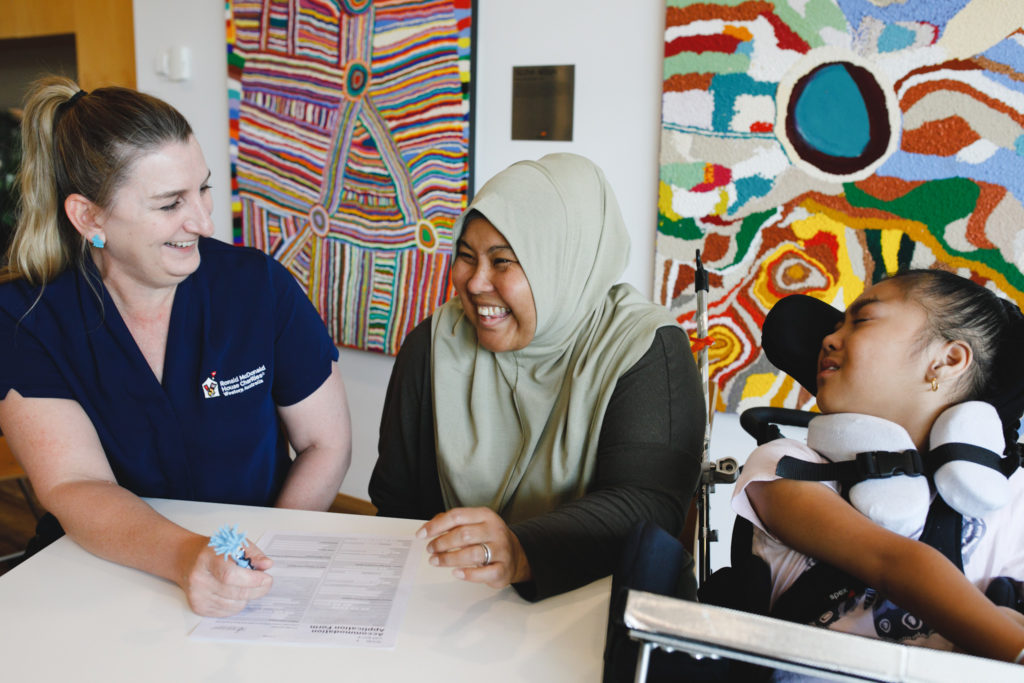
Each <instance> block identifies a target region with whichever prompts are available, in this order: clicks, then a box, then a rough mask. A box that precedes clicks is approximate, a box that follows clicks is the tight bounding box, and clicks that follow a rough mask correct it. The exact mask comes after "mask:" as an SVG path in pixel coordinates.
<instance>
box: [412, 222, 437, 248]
mask: <svg viewBox="0 0 1024 683" xmlns="http://www.w3.org/2000/svg"><path fill="white" fill-rule="evenodd" d="M416 244H418V245H419V247H420V249H422V250H423V251H434V249H436V248H437V232H436V231H435V230H434V225H433V223H431V222H430V221H428V220H427V219H425V218H424V219H423V220H421V221H420V222H418V223H417V224H416Z"/></svg>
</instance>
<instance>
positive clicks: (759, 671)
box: [604, 297, 1024, 683]
mask: <svg viewBox="0 0 1024 683" xmlns="http://www.w3.org/2000/svg"><path fill="white" fill-rule="evenodd" d="M823 307H824V308H823ZM825 309H828V310H825ZM842 315H843V314H842V313H840V312H838V311H836V310H835V309H832V308H831V307H830V306H827V305H826V304H824V303H822V302H820V301H817V300H814V299H810V297H788V298H787V299H783V300H781V301H780V302H779V303H778V304H776V306H775V307H773V309H772V311H771V312H770V313H769V315H768V317H767V318H766V320H765V324H764V328H763V332H762V346H763V348H764V350H765V353H766V355H767V356H768V359H769V361H771V362H772V363H773V364H774V365H775V366H776V367H778V368H779V369H781V370H782V371H784V372H786V373H787V374H789V375H791V376H792V377H793V378H794V379H796V380H797V381H798V382H800V384H801V385H802V386H804V387H805V388H807V389H808V390H809V391H810V392H811V393H812V394H814V393H816V373H817V351H818V346H819V345H820V341H819V342H818V343H817V344H811V343H809V340H813V339H814V338H815V336H817V339H819V340H820V339H822V338H824V337H825V335H826V334H828V333H829V332H831V331H832V330H833V329H834V328H835V325H836V323H837V322H838V321H839V320H841V318H842ZM1017 315H1020V313H1019V311H1018V312H1017ZM794 321H799V325H800V326H801V327H800V328H797V327H795V326H794V324H793V323H794ZM808 328H810V329H812V333H808V332H807V330H808ZM795 329H800V330H801V331H800V332H799V333H795V332H793V330H795ZM819 332H820V334H818V333H819ZM1008 384H1009V383H1008ZM1019 384H1020V383H1019V382H1017V383H1016V384H1014V385H1012V386H1009V385H1008V386H1004V387H1001V388H999V390H998V392H997V394H998V396H997V400H998V402H996V401H992V402H993V403H994V404H995V405H996V408H997V411H998V412H999V413H1000V417H1002V418H1004V420H1003V421H1004V424H1005V423H1006V422H1007V420H1006V419H1005V418H1006V417H1007V416H1010V417H1012V418H1014V419H1019V417H1020V415H1021V413H1022V412H1024V387H1022V386H1019ZM815 416H816V414H815V413H810V412H806V411H800V410H791V409H783V408H753V409H749V410H746V411H744V412H743V413H742V414H741V416H740V425H741V427H742V428H743V429H744V431H746V432H747V433H748V434H749V435H750V436H752V437H753V438H754V440H755V441H756V442H757V444H758V445H762V444H764V443H768V442H770V441H772V440H775V439H778V438H780V437H782V431H781V429H780V427H798V428H806V427H807V426H808V425H809V424H810V421H811V420H812V419H813V418H814V417H815ZM1011 421H1012V420H1011ZM1018 424H1019V423H1018ZM1007 455H1008V456H1009V457H1010V458H1011V459H1008V460H1007V462H1009V463H1011V464H1010V465H1009V466H1008V467H1007V476H1009V474H1008V472H1009V471H1010V468H1011V467H1012V468H1014V469H1015V468H1016V467H1019V466H1021V461H1020V450H1019V449H1014V448H1012V447H1011V448H1009V449H1008V453H1007ZM858 459H859V456H858ZM889 474H890V475H891V474H892V472H889ZM707 483H708V480H707V478H704V479H702V486H707ZM712 484H713V482H712ZM699 495H702V496H703V498H704V500H706V492H704V491H701V492H699ZM957 528H959V527H957ZM752 539H753V525H752V524H751V523H750V522H749V521H748V520H746V519H744V518H742V517H737V518H736V521H735V523H734V527H733V534H732V541H731V546H730V563H731V564H730V566H729V567H726V568H723V569H720V570H718V571H717V572H715V573H714V574H712V575H711V576H710V577H706V576H704V575H701V574H699V573H698V574H697V575H699V576H700V578H701V581H700V585H699V586H698V581H697V575H695V573H694V564H693V559H692V557H691V555H690V552H689V551H688V550H687V548H686V547H685V546H684V545H683V543H681V542H680V541H678V540H677V539H675V538H673V537H672V536H670V535H669V534H667V533H666V532H664V531H663V530H661V529H658V528H657V527H654V526H653V525H638V527H637V529H636V530H635V532H634V534H633V536H632V537H631V538H630V540H629V542H628V544H627V546H626V548H625V549H624V552H623V558H622V561H621V563H620V567H619V569H618V570H617V571H616V573H615V575H614V576H613V583H612V594H611V604H610V611H609V622H608V631H607V640H606V647H605V668H604V681H605V683H617V682H619V681H633V680H635V681H638V682H639V681H645V680H650V681H668V680H672V681H677V680H686V681H759V680H771V678H772V676H773V674H774V672H775V670H785V671H790V672H795V673H797V674H804V675H811V676H816V677H825V678H828V679H832V680H884V681H888V680H892V681H898V680H949V681H956V680H965V679H967V678H970V679H980V680H1008V679H1011V678H1014V679H1019V678H1020V676H1021V674H1020V669H1019V667H1017V666H1015V665H1011V664H1006V663H1004V662H997V661H994V660H988V659H983V658H978V657H972V656H969V655H961V654H954V653H951V652H944V651H939V650H930V649H927V648H920V647H913V646H907V645H901V644H897V643H891V642H886V641H881V640H875V639H871V638H865V637H862V636H857V635H851V634H846V633H839V632H835V631H829V630H827V629H822V628H818V627H815V626H808V625H805V624H806V623H808V622H804V623H796V622H794V621H787V620H782V619H779V618H776V617H774V616H771V614H770V610H769V601H770V594H771V583H770V581H771V580H770V572H769V569H768V566H767V564H765V563H764V562H763V561H762V560H761V559H760V558H759V557H757V556H755V555H754V554H753V552H752V550H751V543H752ZM958 542H959V541H958ZM698 552H700V549H699V548H698ZM704 552H706V551H704ZM957 552H958V553H959V547H958V549H957ZM836 571H838V570H836ZM988 594H989V597H990V599H992V600H993V602H995V603H996V604H1005V605H1007V606H1011V607H1015V608H1017V609H1018V610H1020V611H1024V610H1022V609H1021V607H1022V606H1024V601H1022V596H1021V595H1020V591H1019V587H1013V586H1007V585H1004V584H1000V583H998V581H993V585H992V587H990V590H989V593H988ZM911 660H912V662H913V663H912V664H909V665H908V661H911Z"/></svg>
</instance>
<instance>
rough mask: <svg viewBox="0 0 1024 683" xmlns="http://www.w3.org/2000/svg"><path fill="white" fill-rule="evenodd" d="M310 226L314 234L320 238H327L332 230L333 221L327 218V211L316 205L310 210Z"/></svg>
mask: <svg viewBox="0 0 1024 683" xmlns="http://www.w3.org/2000/svg"><path fill="white" fill-rule="evenodd" d="M309 225H310V227H311V228H312V229H313V233H314V234H315V235H317V236H318V237H326V236H327V233H328V232H329V231H330V228H331V221H330V219H329V218H328V217H327V209H325V208H324V207H323V206H321V205H320V204H314V205H313V208H312V209H310V210H309Z"/></svg>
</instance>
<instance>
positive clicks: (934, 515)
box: [771, 496, 964, 626]
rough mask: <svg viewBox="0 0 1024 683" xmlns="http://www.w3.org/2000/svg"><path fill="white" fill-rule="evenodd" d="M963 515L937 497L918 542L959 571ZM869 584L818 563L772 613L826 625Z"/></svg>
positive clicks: (790, 618) (780, 599)
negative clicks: (932, 550) (925, 544)
mask: <svg viewBox="0 0 1024 683" xmlns="http://www.w3.org/2000/svg"><path fill="white" fill-rule="evenodd" d="M962 536H963V517H962V516H961V515H960V514H959V513H957V512H956V511H955V510H953V508H951V507H949V505H947V504H946V502H945V501H944V500H942V498H941V497H940V496H936V497H935V500H934V501H933V502H932V505H931V507H930V508H929V509H928V518H927V521H926V522H925V525H924V532H923V533H922V534H921V538H920V541H921V542H922V543H927V544H928V545H930V546H932V547H933V548H935V549H936V550H938V551H939V552H941V553H942V554H943V555H945V556H946V557H947V558H949V560H950V561H951V562H952V563H953V564H954V565H955V566H956V568H957V569H959V570H960V571H961V572H963V570H964V563H963V557H962V555H961V552H960V551H961V542H962ZM867 588H868V586H867V585H866V584H865V583H864V582H863V581H861V580H860V579H857V578H855V577H853V576H851V575H850V574H848V573H846V572H844V571H843V570H841V569H837V568H836V567H833V566H832V565H830V564H826V563H824V562H818V563H817V564H815V565H814V566H813V567H811V568H810V569H808V570H807V571H805V572H804V573H803V574H801V575H800V576H799V578H797V580H796V581H794V582H793V585H791V586H790V587H789V588H788V589H786V591H785V592H784V593H783V594H782V595H780V596H779V598H778V599H777V600H776V601H775V605H774V606H773V607H772V609H771V616H773V617H776V618H779V619H785V620H786V621H793V622H797V623H800V624H816V625H818V626H828V625H829V624H830V623H832V622H833V621H835V620H836V619H838V618H839V617H841V616H842V611H843V606H844V604H847V603H849V604H850V605H851V606H852V605H853V601H855V600H856V599H857V598H858V597H859V596H861V595H862V594H863V593H864V591H865V590H866V589H867Z"/></svg>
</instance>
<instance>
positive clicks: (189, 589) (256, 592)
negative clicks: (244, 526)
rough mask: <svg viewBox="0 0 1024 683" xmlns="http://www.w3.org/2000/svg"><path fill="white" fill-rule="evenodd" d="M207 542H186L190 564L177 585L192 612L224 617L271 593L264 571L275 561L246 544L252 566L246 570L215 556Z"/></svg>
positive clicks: (269, 578)
mask: <svg viewBox="0 0 1024 683" xmlns="http://www.w3.org/2000/svg"><path fill="white" fill-rule="evenodd" d="M209 542H210V539H209V538H207V537H205V536H198V535H197V536H196V537H195V538H194V539H190V540H189V541H188V544H189V548H188V550H187V553H188V554H187V557H191V558H192V560H191V562H186V565H185V572H184V573H183V575H182V577H181V579H180V580H179V581H178V585H179V586H181V589H182V590H183V591H184V592H185V597H186V598H187V599H188V604H189V607H191V608H192V611H193V612H195V613H196V614H198V615H200V616H204V617H227V616H230V615H232V614H237V613H238V612H240V611H242V609H243V608H244V607H245V606H246V604H247V603H248V602H249V601H250V600H255V599H256V598H261V597H263V596H264V595H266V594H267V593H268V592H269V591H270V586H271V584H272V583H273V578H272V577H271V576H270V575H269V574H267V573H266V570H267V569H270V567H271V566H273V564H274V561H273V560H271V559H270V558H269V557H267V556H266V555H264V554H263V551H262V550H260V549H259V548H258V547H256V545H254V544H252V543H247V544H246V546H245V556H246V557H248V558H249V560H250V561H251V562H252V566H253V568H252V569H246V568H245V567H239V566H238V565H237V564H235V563H234V561H233V560H231V559H229V558H226V557H224V556H223V555H217V554H216V552H214V549H213V548H211V547H210V546H209V545H208V544H209Z"/></svg>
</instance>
